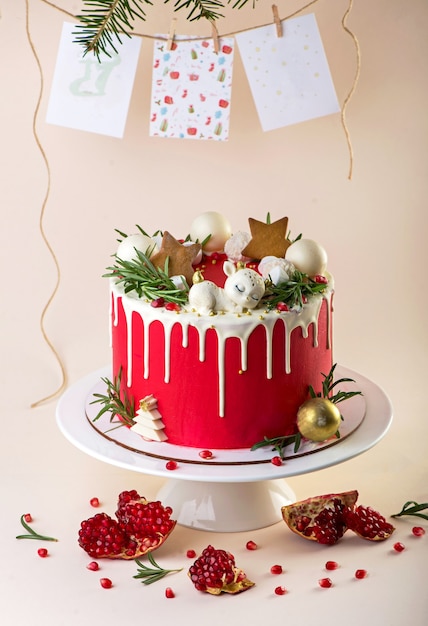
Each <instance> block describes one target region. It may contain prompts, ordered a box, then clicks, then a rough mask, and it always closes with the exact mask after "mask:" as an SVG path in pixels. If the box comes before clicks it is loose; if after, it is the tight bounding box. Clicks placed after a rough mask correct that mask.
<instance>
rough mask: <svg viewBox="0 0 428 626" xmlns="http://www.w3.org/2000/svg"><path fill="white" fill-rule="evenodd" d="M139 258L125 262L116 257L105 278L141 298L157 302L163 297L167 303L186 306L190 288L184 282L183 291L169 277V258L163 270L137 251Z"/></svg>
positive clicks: (147, 256)
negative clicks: (111, 279)
mask: <svg viewBox="0 0 428 626" xmlns="http://www.w3.org/2000/svg"><path fill="white" fill-rule="evenodd" d="M135 252H136V255H137V258H136V259H134V260H132V261H124V260H123V259H119V257H117V256H116V257H115V264H114V265H113V266H111V267H108V268H107V270H108V271H109V273H108V274H104V275H103V277H104V278H114V279H115V281H116V283H118V284H122V285H123V286H124V292H125V293H129V292H130V291H135V292H136V293H137V295H138V297H139V298H142V297H145V298H147V299H148V300H156V299H157V298H160V297H162V298H163V299H164V300H165V302H175V303H177V304H185V303H186V302H187V294H188V291H189V287H188V285H187V283H186V282H185V281H183V289H181V288H179V287H177V286H176V285H175V284H174V283H173V281H172V280H171V278H170V277H169V276H168V261H169V258H168V257H167V259H166V262H165V267H164V269H163V270H162V269H161V268H159V267H155V266H154V265H153V263H152V262H151V261H150V258H149V255H147V254H144V253H143V252H141V251H140V250H136V251H135Z"/></svg>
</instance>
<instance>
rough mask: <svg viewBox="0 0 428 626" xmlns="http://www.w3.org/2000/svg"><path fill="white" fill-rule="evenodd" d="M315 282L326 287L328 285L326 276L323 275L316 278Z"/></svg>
mask: <svg viewBox="0 0 428 626" xmlns="http://www.w3.org/2000/svg"><path fill="white" fill-rule="evenodd" d="M314 281H315V282H316V283H319V284H322V285H326V284H327V283H328V279H327V278H326V277H325V276H321V274H317V275H316V276H314Z"/></svg>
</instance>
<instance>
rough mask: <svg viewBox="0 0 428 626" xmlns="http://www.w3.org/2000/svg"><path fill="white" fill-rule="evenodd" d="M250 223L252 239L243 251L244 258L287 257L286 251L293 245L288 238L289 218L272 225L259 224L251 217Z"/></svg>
mask: <svg viewBox="0 0 428 626" xmlns="http://www.w3.org/2000/svg"><path fill="white" fill-rule="evenodd" d="M248 223H249V225H250V231H251V239H250V241H249V243H248V244H247V245H246V246H245V248H244V249H243V250H242V253H241V254H242V255H243V256H247V257H249V258H250V259H257V260H260V259H262V258H263V257H265V256H276V257H279V258H284V257H285V251H286V250H287V248H288V246H289V245H290V243H291V242H290V241H288V239H287V238H286V237H287V226H288V217H283V218H281V219H280V220H277V221H276V222H273V223H272V224H266V223H265V222H259V221H258V220H255V219H253V218H252V217H250V218H249V219H248Z"/></svg>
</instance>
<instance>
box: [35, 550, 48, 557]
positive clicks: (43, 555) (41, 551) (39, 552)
mask: <svg viewBox="0 0 428 626" xmlns="http://www.w3.org/2000/svg"><path fill="white" fill-rule="evenodd" d="M37 554H38V555H39V556H41V557H42V559H44V558H46V557H47V556H48V551H47V550H46V548H39V549H38V550H37Z"/></svg>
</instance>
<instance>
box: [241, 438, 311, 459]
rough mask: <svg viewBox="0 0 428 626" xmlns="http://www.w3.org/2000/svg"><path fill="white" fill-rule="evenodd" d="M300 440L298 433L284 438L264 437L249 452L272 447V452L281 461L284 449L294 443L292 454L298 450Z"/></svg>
mask: <svg viewBox="0 0 428 626" xmlns="http://www.w3.org/2000/svg"><path fill="white" fill-rule="evenodd" d="M301 440H302V435H301V434H300V433H296V434H295V435H286V436H284V437H272V439H269V438H268V437H265V438H264V439H263V441H259V442H257V443H255V444H254V445H253V446H252V447H251V450H252V451H253V450H258V449H259V448H264V447H265V446H272V450H274V451H276V452H277V453H278V455H279V456H280V457H281V459H283V458H284V456H283V455H284V450H283V449H284V448H285V447H286V446H289V445H290V444H291V443H294V452H297V450H298V449H299V448H300V444H301Z"/></svg>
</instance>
